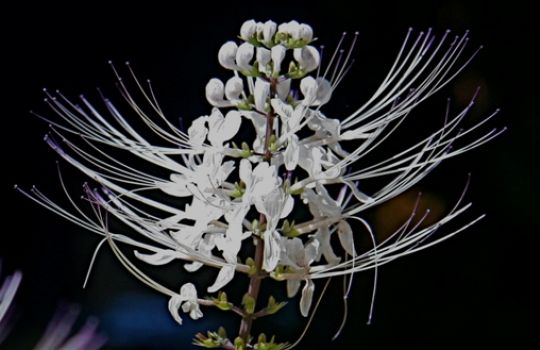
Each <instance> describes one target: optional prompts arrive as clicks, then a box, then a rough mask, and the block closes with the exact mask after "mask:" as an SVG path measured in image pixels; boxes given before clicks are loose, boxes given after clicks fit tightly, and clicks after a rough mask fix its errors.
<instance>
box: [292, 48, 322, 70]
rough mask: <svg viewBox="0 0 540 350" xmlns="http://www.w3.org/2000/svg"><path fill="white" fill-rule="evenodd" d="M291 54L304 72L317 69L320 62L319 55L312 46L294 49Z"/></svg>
mask: <svg viewBox="0 0 540 350" xmlns="http://www.w3.org/2000/svg"><path fill="white" fill-rule="evenodd" d="M293 55H294V59H295V60H296V61H297V62H298V64H299V65H300V68H301V69H302V70H304V72H305V73H309V72H311V71H313V70H315V69H317V67H318V66H319V64H320V62H321V55H320V54H319V51H317V49H316V48H314V47H313V46H306V47H303V48H301V49H300V48H298V49H294V53H293Z"/></svg>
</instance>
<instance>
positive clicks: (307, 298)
mask: <svg viewBox="0 0 540 350" xmlns="http://www.w3.org/2000/svg"><path fill="white" fill-rule="evenodd" d="M314 291H315V283H313V281H312V280H306V285H305V286H304V288H303V289H302V298H300V313H301V314H302V316H304V317H307V316H308V315H309V309H310V308H311V303H312V301H313V292H314Z"/></svg>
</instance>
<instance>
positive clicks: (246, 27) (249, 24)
mask: <svg viewBox="0 0 540 350" xmlns="http://www.w3.org/2000/svg"><path fill="white" fill-rule="evenodd" d="M256 31H257V23H256V22H255V21H254V20H252V19H250V20H249V21H245V22H244V23H243V24H242V26H241V27H240V37H241V38H242V39H244V40H250V39H251V38H253V35H255V33H256Z"/></svg>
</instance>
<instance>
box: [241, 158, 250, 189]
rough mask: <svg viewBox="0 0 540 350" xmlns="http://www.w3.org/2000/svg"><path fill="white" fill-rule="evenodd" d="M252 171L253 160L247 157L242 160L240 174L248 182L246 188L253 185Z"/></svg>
mask: <svg viewBox="0 0 540 350" xmlns="http://www.w3.org/2000/svg"><path fill="white" fill-rule="evenodd" d="M252 171H253V169H252V167H251V162H250V161H249V160H247V159H242V160H241V161H240V169H239V176H240V180H242V181H243V182H244V183H245V184H246V188H249V187H251V183H252Z"/></svg>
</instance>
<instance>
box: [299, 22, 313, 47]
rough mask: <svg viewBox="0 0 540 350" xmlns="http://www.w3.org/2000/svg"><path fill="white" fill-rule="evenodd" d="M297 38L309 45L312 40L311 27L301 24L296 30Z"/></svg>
mask: <svg viewBox="0 0 540 350" xmlns="http://www.w3.org/2000/svg"><path fill="white" fill-rule="evenodd" d="M298 36H299V37H300V39H302V40H305V41H306V42H308V43H309V42H310V41H311V40H312V39H313V29H312V28H311V26H309V25H307V24H304V23H302V24H300V27H299V29H298Z"/></svg>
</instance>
